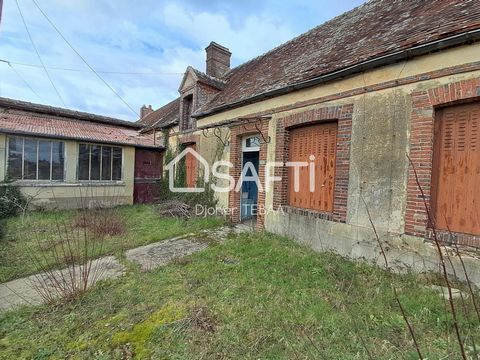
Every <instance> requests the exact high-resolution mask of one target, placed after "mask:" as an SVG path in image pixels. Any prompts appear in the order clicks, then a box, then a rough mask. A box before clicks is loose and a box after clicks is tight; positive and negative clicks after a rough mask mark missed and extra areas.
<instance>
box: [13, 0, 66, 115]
mask: <svg viewBox="0 0 480 360" xmlns="http://www.w3.org/2000/svg"><path fill="white" fill-rule="evenodd" d="M15 2H16V3H17V9H18V12H19V13H20V17H21V18H22V22H23V25H24V26H25V30H27V34H28V37H29V39H30V43H31V44H32V46H33V48H34V49H35V53H36V54H37V57H38V60H39V61H40V63H41V64H42V67H43V70H45V74H46V75H47V77H48V80H49V81H50V84H52V87H53V88H54V90H55V92H56V93H57V95H58V98H59V99H60V101H61V102H62V104H63V106H64V107H67V106H66V105H65V101H63V98H62V96H61V95H60V93H59V92H58V89H57V87H56V86H55V84H54V83H53V80H52V78H51V77H50V74H49V73H48V70H47V68H46V67H45V64H44V63H43V60H42V57H41V56H40V53H39V52H38V49H37V46H36V45H35V42H34V41H33V38H32V35H31V34H30V30H29V29H28V25H27V22H26V21H25V18H24V17H23V13H22V10H21V9H20V5H19V4H18V0H15Z"/></svg>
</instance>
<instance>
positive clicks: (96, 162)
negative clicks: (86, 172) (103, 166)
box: [90, 145, 102, 180]
mask: <svg viewBox="0 0 480 360" xmlns="http://www.w3.org/2000/svg"><path fill="white" fill-rule="evenodd" d="M91 149H92V152H91V155H90V180H100V161H101V153H102V147H101V146H99V145H92V146H91Z"/></svg>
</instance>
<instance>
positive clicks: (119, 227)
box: [72, 209, 127, 237]
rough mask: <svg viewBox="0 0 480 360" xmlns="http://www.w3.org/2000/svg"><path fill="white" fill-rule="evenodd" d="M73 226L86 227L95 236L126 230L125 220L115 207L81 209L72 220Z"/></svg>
mask: <svg viewBox="0 0 480 360" xmlns="http://www.w3.org/2000/svg"><path fill="white" fill-rule="evenodd" d="M72 225H73V227H75V228H80V229H87V230H89V231H91V232H92V233H93V235H95V236H96V237H100V236H118V235H123V234H125V233H126V232H127V229H126V227H125V220H124V219H123V218H122V217H121V216H120V215H119V214H118V211H115V209H92V210H90V211H88V212H85V211H81V212H80V213H79V214H78V215H77V216H76V217H75V219H74V220H73V224H72Z"/></svg>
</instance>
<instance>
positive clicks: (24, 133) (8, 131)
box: [0, 128, 165, 150]
mask: <svg viewBox="0 0 480 360" xmlns="http://www.w3.org/2000/svg"><path fill="white" fill-rule="evenodd" d="M0 133H3V134H10V135H22V136H31V137H41V138H47V139H60V140H75V141H86V142H92V143H97V144H109V145H120V146H131V147H137V148H149V149H158V150H163V149H165V147H164V146H161V145H147V144H132V143H127V142H123V141H108V140H99V139H93V138H89V137H80V136H78V137H75V136H65V135H52V134H47V133H37V132H30V131H21V130H12V129H6V128H0Z"/></svg>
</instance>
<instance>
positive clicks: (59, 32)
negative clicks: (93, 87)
mask: <svg viewBox="0 0 480 360" xmlns="http://www.w3.org/2000/svg"><path fill="white" fill-rule="evenodd" d="M16 1H18V0H16ZM32 2H33V3H34V4H35V6H36V7H37V9H38V10H39V11H40V12H41V13H42V15H43V16H44V17H45V19H47V21H48V22H49V23H50V25H51V26H52V27H53V28H54V29H55V31H56V32H57V33H58V35H60V37H61V38H62V39H63V40H64V41H65V42H66V43H67V45H68V46H69V47H70V49H72V50H73V51H74V52H75V54H77V55H78V57H79V58H80V59H81V60H82V61H83V62H84V63H85V65H87V66H88V68H89V69H90V70H91V71H92V72H93V73H94V74H95V75H96V76H97V77H98V78H99V79H100V80H101V81H102V82H103V83H104V84H105V85H106V86H107V87H108V88H109V89H110V90H111V91H112V92H113V93H114V94H115V95H116V96H117V97H118V98H119V99H120V100H121V101H122V102H123V103H124V104H125V105H126V106H127V107H128V108H129V109H130V110H131V111H132V112H133V113H134V114H135V115H137V116H138V117H140V115H139V114H138V113H137V112H136V111H135V110H134V109H133V108H132V107H131V106H130V105H129V104H128V103H127V102H126V101H125V99H124V98H122V97H121V96H120V94H118V93H117V92H116V91H115V89H114V88H113V87H112V86H110V84H108V83H107V82H106V81H105V79H103V78H102V77H101V76H100V75H99V74H98V73H97V72H96V71H95V69H94V68H93V67H91V66H90V64H89V63H88V62H87V61H86V60H85V59H84V58H83V56H82V55H80V53H79V52H78V51H77V50H75V48H74V47H73V46H72V44H70V42H69V41H68V40H67V39H66V37H65V36H64V35H63V34H62V32H61V31H60V30H59V29H58V28H57V27H56V26H55V24H54V23H53V22H52V21H51V20H50V18H49V17H48V16H47V14H46V13H44V12H43V10H42V9H41V8H40V6H38V4H37V2H36V1H35V0H32Z"/></svg>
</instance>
